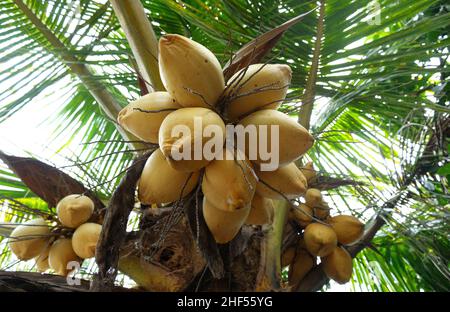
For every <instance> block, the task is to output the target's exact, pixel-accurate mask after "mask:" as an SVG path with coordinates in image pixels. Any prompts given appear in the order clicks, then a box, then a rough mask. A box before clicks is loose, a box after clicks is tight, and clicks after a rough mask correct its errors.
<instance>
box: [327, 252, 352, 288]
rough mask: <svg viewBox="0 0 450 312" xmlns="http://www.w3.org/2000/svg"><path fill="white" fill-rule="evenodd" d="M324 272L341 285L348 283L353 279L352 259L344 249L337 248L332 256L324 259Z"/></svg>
mask: <svg viewBox="0 0 450 312" xmlns="http://www.w3.org/2000/svg"><path fill="white" fill-rule="evenodd" d="M322 263H323V271H324V272H325V274H326V275H327V276H328V277H329V278H331V279H332V280H334V281H336V282H337V283H339V284H345V283H347V282H348V281H349V280H350V278H351V277H352V271H353V263H352V257H351V256H350V254H349V253H348V252H347V250H345V249H344V248H342V247H336V248H335V249H334V250H333V252H332V253H331V254H329V255H328V256H326V257H324V258H322Z"/></svg>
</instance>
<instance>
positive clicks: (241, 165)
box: [202, 148, 256, 211]
mask: <svg viewBox="0 0 450 312" xmlns="http://www.w3.org/2000/svg"><path fill="white" fill-rule="evenodd" d="M222 158H223V159H215V160H213V161H211V163H210V164H209V165H208V166H207V167H206V168H205V174H204V175H203V181H202V191H203V194H204V195H205V196H206V197H207V198H208V201H209V202H210V203H211V204H212V205H213V206H214V207H216V208H218V209H221V210H224V211H235V210H239V209H242V208H245V207H247V206H248V205H250V203H251V202H252V199H253V195H254V194H255V190H256V174H255V173H254V171H253V166H252V164H251V163H250V162H249V161H248V160H239V159H236V158H237V157H235V153H234V152H233V151H231V150H228V149H226V148H225V149H224V150H223V155H222ZM233 158H234V159H233Z"/></svg>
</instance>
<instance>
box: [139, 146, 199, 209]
mask: <svg viewBox="0 0 450 312" xmlns="http://www.w3.org/2000/svg"><path fill="white" fill-rule="evenodd" d="M198 176H199V173H198V172H193V173H190V172H183V171H177V170H175V169H173V168H172V167H171V166H170V165H169V163H168V162H167V161H166V159H165V157H164V155H163V154H162V152H161V150H160V149H157V150H155V151H154V152H153V153H152V155H151V156H150V157H149V158H148V159H147V162H146V163H145V166H144V170H143V171H142V174H141V177H140V179H139V182H138V196H139V200H140V201H141V202H142V203H143V204H147V205H151V204H162V203H171V202H175V201H177V200H178V199H180V198H182V197H184V196H186V195H187V194H189V193H190V192H191V191H192V190H193V189H194V188H195V187H196V185H197V183H198ZM183 187H184V190H183Z"/></svg>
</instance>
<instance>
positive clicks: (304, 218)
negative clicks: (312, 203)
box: [294, 204, 313, 227]
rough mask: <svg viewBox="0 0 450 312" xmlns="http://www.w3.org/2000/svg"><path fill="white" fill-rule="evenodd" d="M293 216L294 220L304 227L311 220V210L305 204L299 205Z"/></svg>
mask: <svg viewBox="0 0 450 312" xmlns="http://www.w3.org/2000/svg"><path fill="white" fill-rule="evenodd" d="M294 216H295V220H297V222H298V223H300V225H301V226H303V227H305V226H307V225H308V224H310V223H311V222H312V220H313V210H312V209H311V207H309V206H307V205H305V204H300V205H298V206H296V207H295V209H294Z"/></svg>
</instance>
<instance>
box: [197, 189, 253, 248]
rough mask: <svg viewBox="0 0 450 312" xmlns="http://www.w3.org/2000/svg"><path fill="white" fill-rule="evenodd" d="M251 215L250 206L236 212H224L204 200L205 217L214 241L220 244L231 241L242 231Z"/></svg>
mask: <svg viewBox="0 0 450 312" xmlns="http://www.w3.org/2000/svg"><path fill="white" fill-rule="evenodd" d="M249 213H250V205H248V206H247V207H245V208H242V209H239V210H235V211H224V210H222V209H218V208H216V207H214V206H213V205H212V204H211V203H210V202H209V201H208V199H207V198H206V197H204V198H203V217H204V218H205V222H206V225H207V226H208V228H209V230H210V231H211V233H212V235H213V236H214V239H215V241H216V242H217V243H219V244H225V243H228V242H229V241H231V240H232V239H233V238H234V237H235V236H236V235H237V234H238V233H239V230H240V229H241V227H242V225H243V224H244V222H245V220H246V219H247V217H248V214H249Z"/></svg>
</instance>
